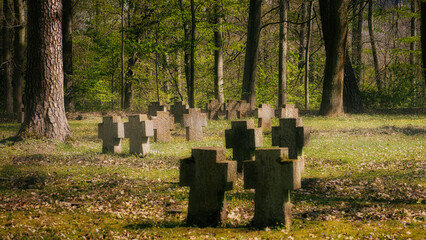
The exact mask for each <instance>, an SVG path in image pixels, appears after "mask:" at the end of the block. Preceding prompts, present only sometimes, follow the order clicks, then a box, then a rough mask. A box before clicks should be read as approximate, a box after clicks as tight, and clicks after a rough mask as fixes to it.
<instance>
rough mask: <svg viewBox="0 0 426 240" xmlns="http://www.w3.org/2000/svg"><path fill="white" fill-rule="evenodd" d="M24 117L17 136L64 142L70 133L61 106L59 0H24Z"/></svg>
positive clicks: (62, 74)
mask: <svg viewBox="0 0 426 240" xmlns="http://www.w3.org/2000/svg"><path fill="white" fill-rule="evenodd" d="M27 56H28V59H27V71H26V86H25V120H24V123H23V124H22V125H21V129H20V130H19V133H18V136H19V137H21V138H25V137H27V136H32V137H40V138H43V137H46V138H51V139H56V140H58V141H64V140H65V139H66V138H67V136H69V135H70V134H71V131H70V128H69V126H68V121H67V118H66V115H65V107H64V92H63V83H64V81H63V80H64V73H63V62H62V61H63V60H62V2H61V0H39V1H28V55H27Z"/></svg>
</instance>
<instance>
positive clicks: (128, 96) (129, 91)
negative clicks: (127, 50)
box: [124, 53, 137, 110]
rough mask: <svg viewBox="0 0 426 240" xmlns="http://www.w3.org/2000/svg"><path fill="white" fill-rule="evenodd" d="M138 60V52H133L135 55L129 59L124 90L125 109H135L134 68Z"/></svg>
mask: <svg viewBox="0 0 426 240" xmlns="http://www.w3.org/2000/svg"><path fill="white" fill-rule="evenodd" d="M136 62H137V56H136V53H133V56H132V57H131V58H129V60H128V61H127V73H126V74H125V75H126V83H125V91H124V109H130V110H131V109H133V97H134V94H135V91H134V89H133V75H134V74H133V68H134V67H135V65H136Z"/></svg>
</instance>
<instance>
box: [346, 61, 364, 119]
mask: <svg viewBox="0 0 426 240" xmlns="http://www.w3.org/2000/svg"><path fill="white" fill-rule="evenodd" d="M343 107H344V109H345V113H363V112H364V107H363V106H362V100H361V93H360V91H359V88H358V83H357V80H356V76H355V73H354V69H353V68H352V63H351V58H350V57H349V55H348V53H346V60H345V78H344V83H343Z"/></svg>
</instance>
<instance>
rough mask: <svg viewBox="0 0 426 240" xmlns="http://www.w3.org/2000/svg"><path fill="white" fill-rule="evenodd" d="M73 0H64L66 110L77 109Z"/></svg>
mask: <svg viewBox="0 0 426 240" xmlns="http://www.w3.org/2000/svg"><path fill="white" fill-rule="evenodd" d="M72 7H73V6H72V0H62V37H63V44H64V49H63V55H64V89H65V91H64V101H65V111H68V112H74V111H75V101H74V93H73V76H72V75H73V63H72V21H73V16H72V15H73V9H72Z"/></svg>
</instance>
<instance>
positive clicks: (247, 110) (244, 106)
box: [237, 100, 251, 118]
mask: <svg viewBox="0 0 426 240" xmlns="http://www.w3.org/2000/svg"><path fill="white" fill-rule="evenodd" d="M250 116H251V107H250V103H248V102H247V101H245V100H241V101H239V102H238V110H237V117H238V118H248V117H250Z"/></svg>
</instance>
